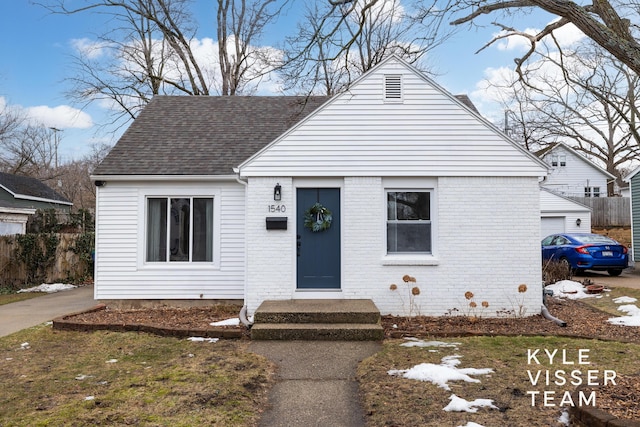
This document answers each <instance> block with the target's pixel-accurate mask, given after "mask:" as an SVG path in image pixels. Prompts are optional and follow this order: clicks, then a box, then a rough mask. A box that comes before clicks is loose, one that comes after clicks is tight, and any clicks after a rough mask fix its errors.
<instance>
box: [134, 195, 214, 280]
mask: <svg viewBox="0 0 640 427" xmlns="http://www.w3.org/2000/svg"><path fill="white" fill-rule="evenodd" d="M220 193H221V192H220V189H208V188H207V189H203V188H199V187H197V186H184V187H181V186H174V187H171V188H167V187H162V188H160V187H158V188H146V189H142V190H140V192H139V197H138V202H139V203H138V220H139V221H140V225H139V226H138V240H137V245H138V249H137V254H138V262H137V266H138V269H140V270H161V269H164V270H166V269H171V270H174V269H187V270H219V269H220V241H221V238H220V237H221V228H220V223H221V220H220ZM164 197H166V198H167V199H171V198H191V199H193V198H212V199H213V241H212V244H213V247H212V250H213V260H212V261H211V262H210V261H173V262H171V261H168V260H167V261H147V259H146V257H147V214H148V200H149V199H150V198H164ZM192 226H193V224H192V225H191V227H192ZM189 239H190V240H191V239H192V237H191V236H190V237H189Z"/></svg>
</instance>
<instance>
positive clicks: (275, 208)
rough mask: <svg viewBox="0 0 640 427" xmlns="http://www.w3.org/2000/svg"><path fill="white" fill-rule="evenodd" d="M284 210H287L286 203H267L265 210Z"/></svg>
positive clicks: (282, 211) (283, 211) (271, 211)
mask: <svg viewBox="0 0 640 427" xmlns="http://www.w3.org/2000/svg"><path fill="white" fill-rule="evenodd" d="M286 211H287V206H286V205H267V212H269V213H274V212H280V213H285V212H286Z"/></svg>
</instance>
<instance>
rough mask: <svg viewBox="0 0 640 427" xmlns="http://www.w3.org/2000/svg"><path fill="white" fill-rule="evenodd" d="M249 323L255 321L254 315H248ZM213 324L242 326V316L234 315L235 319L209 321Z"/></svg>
mask: <svg viewBox="0 0 640 427" xmlns="http://www.w3.org/2000/svg"><path fill="white" fill-rule="evenodd" d="M247 321H249V323H253V316H249V317H247ZM209 325H211V326H240V318H239V317H234V318H233V319H226V320H220V321H219V322H213V323H209Z"/></svg>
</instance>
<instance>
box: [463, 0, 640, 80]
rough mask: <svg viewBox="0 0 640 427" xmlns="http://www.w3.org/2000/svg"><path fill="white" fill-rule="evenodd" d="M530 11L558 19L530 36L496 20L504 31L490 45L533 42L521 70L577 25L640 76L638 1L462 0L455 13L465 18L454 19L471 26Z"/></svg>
mask: <svg viewBox="0 0 640 427" xmlns="http://www.w3.org/2000/svg"><path fill="white" fill-rule="evenodd" d="M530 8H534V9H541V10H543V11H545V12H548V13H551V14H553V15H555V16H557V17H558V19H557V20H555V21H553V22H551V23H550V24H548V25H547V26H545V27H544V28H543V29H542V30H540V31H538V32H537V33H536V34H529V33H527V32H526V31H524V30H518V29H516V28H512V27H511V26H510V25H507V24H505V23H500V22H499V21H497V20H494V21H493V24H494V25H496V26H497V27H499V28H500V29H501V30H503V32H502V33H501V34H500V35H499V36H497V37H495V38H494V39H492V40H491V41H489V42H488V43H487V46H488V45H490V44H492V43H494V42H496V41H497V40H500V39H503V38H506V37H510V36H520V37H525V38H526V39H527V40H529V42H530V49H529V51H528V52H527V53H526V54H525V55H523V56H522V57H520V58H517V59H516V64H517V70H519V71H520V70H521V67H522V65H523V64H524V63H525V62H526V61H527V60H528V59H529V58H530V57H531V55H532V54H533V53H534V52H535V51H536V49H537V48H538V46H539V44H540V43H541V41H542V40H543V39H544V38H545V37H546V36H549V35H551V34H552V33H553V32H554V31H556V30H558V29H559V28H561V27H563V26H565V25H568V24H573V25H575V26H576V27H577V28H578V29H580V30H581V31H582V32H583V33H584V34H585V35H586V36H587V37H589V38H590V39H591V40H593V41H594V42H595V43H597V44H598V45H599V46H600V47H601V48H602V49H604V50H605V51H608V52H609V53H610V54H611V55H612V56H613V57H615V58H616V59H617V60H618V61H620V62H621V63H623V64H625V65H626V66H627V67H629V69H630V70H632V71H634V72H635V73H636V74H638V73H640V42H639V41H638V35H637V31H636V30H637V25H638V24H639V22H638V13H639V4H638V2H637V1H635V0H631V1H628V0H626V1H625V0H593V1H592V2H591V3H587V4H584V2H580V3H578V2H576V1H570V0H563V1H557V0H458V1H457V2H456V5H455V8H454V9H453V10H454V11H456V12H458V13H462V14H463V15H464V16H462V17H461V18H458V19H456V20H454V21H453V22H452V24H453V25H461V24H465V23H471V22H474V20H477V19H478V18H479V17H481V16H483V15H491V16H498V17H503V18H504V17H507V16H510V15H513V14H515V13H518V12H522V11H526V10H527V9H530ZM497 19H500V18H497Z"/></svg>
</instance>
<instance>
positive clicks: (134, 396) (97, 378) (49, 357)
mask: <svg viewBox="0 0 640 427" xmlns="http://www.w3.org/2000/svg"><path fill="white" fill-rule="evenodd" d="M246 345H247V342H246V341H240V340H231V341H218V342H207V341H204V342H193V341H190V340H187V339H176V338H163V337H158V336H155V335H149V334H144V333H113V332H93V333H86V332H67V331H54V330H52V328H51V326H39V327H36V328H31V329H28V330H25V331H21V332H18V333H16V334H12V335H10V336H7V337H3V338H0V402H3V403H2V405H0V425H2V426H36V425H41V426H44V425H50V426H89V425H92V426H93V425H105V426H106V425H109V426H111V425H158V426H160V425H163V426H197V425H203V426H204V425H207V426H208V425H220V426H253V425H256V423H257V419H258V416H259V414H260V411H261V409H262V408H264V406H265V404H266V396H267V394H266V392H267V389H268V387H269V385H270V382H271V375H272V370H273V367H272V365H271V364H270V362H268V361H267V360H266V359H264V358H262V357H259V356H256V355H254V354H251V353H248V352H247V351H246Z"/></svg>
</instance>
